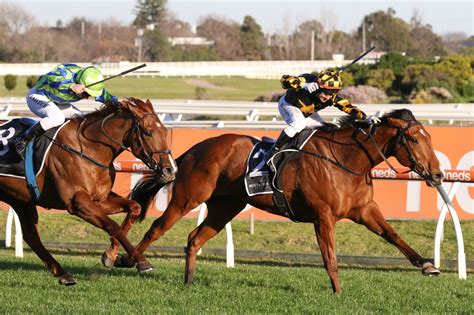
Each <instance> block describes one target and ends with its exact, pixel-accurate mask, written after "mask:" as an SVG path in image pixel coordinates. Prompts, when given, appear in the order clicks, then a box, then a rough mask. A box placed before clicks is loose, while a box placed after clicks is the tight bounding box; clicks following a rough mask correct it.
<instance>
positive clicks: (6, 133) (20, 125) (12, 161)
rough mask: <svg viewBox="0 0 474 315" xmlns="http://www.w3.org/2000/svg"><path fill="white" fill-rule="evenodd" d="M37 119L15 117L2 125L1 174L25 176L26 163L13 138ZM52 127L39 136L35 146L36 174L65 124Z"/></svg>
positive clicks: (0, 147) (0, 129)
mask: <svg viewBox="0 0 474 315" xmlns="http://www.w3.org/2000/svg"><path fill="white" fill-rule="evenodd" d="M36 122H37V121H36V120H33V119H29V118H15V119H12V120H9V121H7V122H6V123H4V124H2V125H0V176H11V177H18V178H25V163H24V161H23V160H22V159H21V157H20V156H19V155H18V154H17V152H16V150H15V146H14V145H13V143H12V140H13V139H15V137H17V136H19V135H21V134H23V133H25V132H26V131H27V130H28V129H29V128H30V127H31V126H32V125H33V124H35V123H36ZM64 125H65V124H63V125H62V126H59V127H56V128H52V129H49V130H47V131H46V133H45V134H44V135H43V136H41V137H39V138H38V139H37V140H36V142H35V144H34V146H33V150H34V156H33V161H34V163H33V166H34V172H35V174H38V173H39V172H40V171H41V169H42V167H43V163H44V160H45V157H46V155H47V154H48V152H49V149H50V147H51V145H52V141H51V140H54V139H55V138H56V136H57V134H58V132H59V130H60V129H61V128H62V127H63V126H64Z"/></svg>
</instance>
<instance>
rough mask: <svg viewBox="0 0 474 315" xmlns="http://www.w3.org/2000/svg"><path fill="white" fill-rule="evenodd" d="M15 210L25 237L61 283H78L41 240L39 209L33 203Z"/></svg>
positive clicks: (17, 207) (16, 207)
mask: <svg viewBox="0 0 474 315" xmlns="http://www.w3.org/2000/svg"><path fill="white" fill-rule="evenodd" d="M14 208H15V209H17V210H15V212H16V213H17V214H18V217H19V219H20V223H21V229H22V233H23V239H24V240H25V242H26V243H27V244H28V246H30V248H31V249H32V250H33V251H34V252H35V254H36V255H37V256H38V257H39V258H40V259H41V260H42V261H43V263H44V264H45V266H46V267H47V268H48V269H49V271H50V272H51V274H52V275H53V276H55V277H59V283H60V284H63V285H73V284H76V280H75V279H74V277H73V276H71V275H70V274H69V273H67V272H66V271H65V270H64V269H63V268H62V267H61V265H60V264H59V263H58V262H57V261H56V259H54V257H53V256H52V255H51V254H50V253H49V252H48V250H47V249H46V248H45V247H44V245H43V243H42V242H41V238H40V236H39V233H38V228H37V225H38V211H37V210H36V207H35V206H34V205H33V204H29V205H23V206H15V207H14Z"/></svg>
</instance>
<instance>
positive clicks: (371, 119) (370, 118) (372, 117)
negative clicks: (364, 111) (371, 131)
mask: <svg viewBox="0 0 474 315" xmlns="http://www.w3.org/2000/svg"><path fill="white" fill-rule="evenodd" d="M366 120H367V121H368V122H371V123H374V124H378V123H380V122H381V120H380V118H378V117H377V116H375V115H370V116H367V118H366Z"/></svg>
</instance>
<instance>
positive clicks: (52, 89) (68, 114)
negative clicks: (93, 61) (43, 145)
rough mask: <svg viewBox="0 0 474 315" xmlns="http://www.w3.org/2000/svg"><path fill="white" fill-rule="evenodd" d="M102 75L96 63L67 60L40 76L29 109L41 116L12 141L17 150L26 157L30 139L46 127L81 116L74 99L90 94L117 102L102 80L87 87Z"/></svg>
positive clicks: (29, 100)
mask: <svg viewBox="0 0 474 315" xmlns="http://www.w3.org/2000/svg"><path fill="white" fill-rule="evenodd" d="M103 79H104V77H103V76H102V73H101V72H100V70H99V69H98V68H97V67H94V66H89V67H85V68H81V67H79V66H78V65H75V64H67V63H64V64H59V65H57V66H56V67H55V68H54V69H53V70H51V71H50V72H48V73H46V74H45V75H42V76H40V77H39V78H38V82H37V83H36V84H35V86H34V87H33V88H32V89H31V90H30V91H29V92H28V95H27V96H26V103H27V104H28V107H29V108H30V110H31V111H32V112H33V113H35V114H36V115H38V116H39V117H41V118H42V119H41V120H40V121H39V122H38V123H37V124H35V125H34V126H33V127H31V128H30V129H29V130H28V132H27V133H26V135H24V136H20V137H18V138H17V139H15V140H14V141H13V142H14V145H15V149H16V151H17V152H18V154H19V155H20V156H21V157H22V158H23V153H24V151H25V149H26V145H27V144H28V142H30V141H31V140H34V139H35V138H37V137H39V136H41V135H42V134H43V133H44V132H45V131H46V130H48V129H51V128H53V127H56V126H59V125H61V124H63V123H64V121H65V120H66V118H72V117H73V116H82V112H81V111H80V110H79V109H78V108H77V107H75V106H74V105H72V104H71V103H73V102H77V101H79V100H82V99H86V98H88V97H89V96H92V97H94V98H95V100H96V101H97V102H101V103H105V102H108V101H111V102H117V101H118V99H117V97H115V96H112V95H111V94H110V93H109V92H107V91H106V90H105V89H104V83H103V82H101V83H98V84H95V85H92V86H90V87H87V85H89V84H92V83H95V82H98V81H101V80H103Z"/></svg>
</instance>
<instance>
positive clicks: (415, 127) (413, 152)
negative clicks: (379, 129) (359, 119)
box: [382, 109, 444, 187]
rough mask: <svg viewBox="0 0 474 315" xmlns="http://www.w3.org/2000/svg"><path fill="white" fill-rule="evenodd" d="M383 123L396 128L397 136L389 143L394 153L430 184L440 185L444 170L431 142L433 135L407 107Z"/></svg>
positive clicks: (389, 116) (403, 163)
mask: <svg viewBox="0 0 474 315" xmlns="http://www.w3.org/2000/svg"><path fill="white" fill-rule="evenodd" d="M382 125H385V126H387V127H391V128H395V129H396V130H397V131H396V136H395V137H394V138H393V140H391V142H390V143H389V145H390V146H391V150H392V153H393V155H394V156H395V157H396V158H397V160H398V161H399V162H400V163H401V164H402V165H404V166H407V167H409V168H410V169H411V170H413V171H415V172H416V173H417V174H418V175H420V176H421V177H422V178H424V179H425V180H426V184H427V185H428V186H431V187H433V186H438V185H440V184H441V182H442V180H443V177H444V175H443V172H442V171H441V170H440V168H439V161H438V159H437V158H436V155H435V153H434V150H433V146H432V144H431V136H430V134H429V133H428V132H427V131H426V129H425V128H424V127H423V125H422V124H421V123H420V122H419V121H417V120H416V119H415V117H414V116H413V114H412V113H411V111H409V110H407V109H402V110H396V111H393V112H391V113H388V114H387V115H385V116H384V117H383V118H382Z"/></svg>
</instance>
